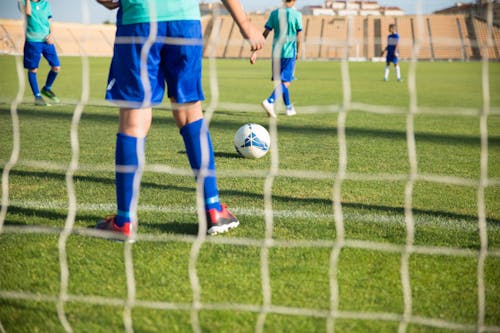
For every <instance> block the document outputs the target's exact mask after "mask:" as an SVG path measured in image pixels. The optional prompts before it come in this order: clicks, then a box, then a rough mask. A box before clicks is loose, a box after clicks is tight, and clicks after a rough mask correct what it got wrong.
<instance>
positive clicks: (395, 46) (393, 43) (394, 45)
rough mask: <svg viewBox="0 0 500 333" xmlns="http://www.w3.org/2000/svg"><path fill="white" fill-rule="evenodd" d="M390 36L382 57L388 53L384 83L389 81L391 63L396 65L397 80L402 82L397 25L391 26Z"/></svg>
mask: <svg viewBox="0 0 500 333" xmlns="http://www.w3.org/2000/svg"><path fill="white" fill-rule="evenodd" d="M389 33H390V34H389V36H387V46H386V47H385V49H383V50H382V53H381V55H380V56H381V57H383V56H384V54H385V53H386V52H387V56H386V58H385V72H384V81H388V80H389V69H390V67H391V62H392V63H393V64H394V69H395V70H396V79H397V80H398V82H401V70H400V68H399V63H398V57H399V34H398V33H397V32H396V25H395V24H389Z"/></svg>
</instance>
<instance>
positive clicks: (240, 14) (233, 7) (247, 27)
mask: <svg viewBox="0 0 500 333" xmlns="http://www.w3.org/2000/svg"><path fill="white" fill-rule="evenodd" d="M222 3H223V4H224V6H225V7H226V9H227V10H228V11H229V13H231V16H232V17H233V20H234V22H236V24H237V25H238V27H239V28H240V32H241V34H242V35H243V37H244V38H246V40H247V41H248V43H250V47H251V50H252V51H257V50H260V49H261V48H262V47H264V38H263V37H262V34H261V33H260V32H259V31H258V30H257V28H256V27H255V26H254V25H253V24H252V23H250V21H249V20H248V17H247V15H246V13H245V11H244V10H243V7H241V4H240V1H239V0H222Z"/></svg>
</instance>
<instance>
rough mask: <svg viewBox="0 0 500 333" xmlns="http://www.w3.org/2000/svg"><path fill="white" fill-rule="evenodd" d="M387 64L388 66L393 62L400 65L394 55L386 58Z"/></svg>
mask: <svg viewBox="0 0 500 333" xmlns="http://www.w3.org/2000/svg"><path fill="white" fill-rule="evenodd" d="M385 62H386V63H387V64H390V63H391V62H392V63H393V64H397V63H398V57H396V56H395V55H394V54H391V55H389V54H388V55H387V57H385Z"/></svg>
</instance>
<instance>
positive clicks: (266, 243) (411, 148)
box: [0, 1, 500, 333]
mask: <svg viewBox="0 0 500 333" xmlns="http://www.w3.org/2000/svg"><path fill="white" fill-rule="evenodd" d="M81 4H82V10H83V13H84V14H85V15H84V16H85V18H84V21H85V22H88V21H89V10H88V4H87V2H86V1H82V2H81ZM489 4H490V6H489V7H488V16H487V17H488V20H487V24H488V26H490V27H491V26H492V17H493V16H492V15H493V14H492V6H491V4H492V2H491V1H490V2H489ZM420 5H421V2H420V1H416V8H417V11H419V10H420V9H419V8H420ZM214 15H218V13H217V12H214ZM417 15H418V17H419V19H418V20H417V21H416V24H417V26H418V28H417V29H416V30H417V31H424V28H423V27H424V25H425V21H424V18H423V15H422V13H421V12H418V13H417ZM353 24H354V22H353V17H347V40H346V42H345V43H344V44H343V45H341V46H342V47H343V48H344V51H343V54H344V56H343V58H342V60H341V79H342V88H343V90H342V93H343V100H342V103H341V104H340V105H327V106H306V107H302V108H300V113H301V114H303V115H308V114H316V113H324V114H326V113H334V114H337V133H336V134H337V140H338V147H339V152H338V161H339V163H338V167H337V169H336V170H331V172H319V171H310V170H284V169H280V166H279V165H280V164H279V162H280V158H279V151H278V150H277V149H276V148H274V149H273V150H272V151H271V153H270V154H271V156H270V161H271V163H270V166H269V169H268V170H247V171H244V170H243V171H239V172H238V177H259V178H263V179H264V187H263V193H264V209H263V210H262V211H252V212H244V211H243V210H241V212H242V213H243V214H257V215H262V216H264V222H265V233H264V238H263V239H254V238H228V237H215V238H214V237H206V218H205V214H204V208H203V196H202V189H203V186H202V184H203V183H202V179H203V177H200V178H199V180H198V184H197V206H198V218H199V221H200V228H199V232H198V234H197V235H195V236H192V235H170V234H168V235H153V234H147V233H139V234H138V235H137V240H138V241H139V242H171V241H174V242H185V243H188V244H190V246H191V251H190V257H189V265H188V270H189V280H190V284H191V289H192V302H191V303H176V302H160V301H148V300H142V299H138V298H137V295H136V280H135V276H134V271H135V270H134V260H133V246H134V245H133V244H132V243H125V245H124V247H123V257H124V262H125V274H126V284H127V297H126V298H125V299H122V298H113V297H100V296H80V295H72V294H71V293H69V292H68V286H69V283H70V281H71V275H70V271H69V264H68V253H67V251H66V247H67V243H68V238H69V237H70V236H71V235H72V234H79V235H85V236H92V237H104V236H103V235H102V233H100V232H97V231H96V230H92V229H83V228H76V227H75V217H76V214H77V212H78V210H91V211H101V210H111V209H114V207H112V206H109V205H100V206H95V205H94V206H93V205H87V204H85V203H78V202H77V196H76V192H75V186H74V174H75V172H76V171H78V170H90V171H99V170H101V169H102V168H103V167H100V166H88V165H80V164H79V153H80V151H79V149H80V146H79V137H78V130H79V124H80V119H81V116H82V113H83V110H84V107H85V105H87V104H88V103H89V84H90V83H89V73H90V67H89V62H88V56H87V55H86V54H85V53H83V54H81V61H82V78H83V82H82V92H81V98H80V100H79V101H78V102H77V103H76V104H75V109H74V113H73V117H72V122H71V128H70V141H71V151H72V156H71V162H70V163H69V165H62V164H58V163H54V162H51V161H33V160H23V159H20V158H19V156H20V151H21V144H20V124H19V117H18V107H19V105H20V104H21V103H22V101H23V96H24V92H25V80H24V77H25V73H24V70H23V68H22V63H21V62H22V61H21V57H20V56H16V70H17V73H18V79H19V87H18V93H17V96H16V98H15V100H14V101H13V102H12V104H11V108H10V110H11V120H12V123H11V126H12V142H13V144H12V152H11V155H10V158H9V160H8V161H7V162H6V163H5V164H4V165H3V171H2V206H1V211H0V233H4V234H6V233H17V234H31V233H35V234H53V235H58V237H59V239H58V250H59V251H58V255H59V264H60V290H59V294H58V295H48V294H45V295H44V294H39V293H31V292H28V291H25V292H19V291H10V290H2V289H1V288H0V298H3V299H11V300H29V301H40V302H49V303H54V304H56V306H57V313H58V317H59V321H60V323H61V325H62V327H63V328H64V330H65V331H66V332H72V331H73V327H72V325H71V323H70V321H69V320H68V318H67V315H66V310H65V305H66V304H67V303H68V302H81V303H87V304H95V305H110V306H118V307H122V308H123V309H124V311H123V323H124V326H125V330H126V332H133V331H134V329H133V327H134V324H133V320H132V311H133V310H134V308H139V307H140V308H147V309H158V310H182V311H189V312H190V313H191V325H192V330H193V332H201V331H202V325H201V323H200V318H199V313H200V311H202V310H225V311H242V312H252V313H256V314H257V315H258V317H257V321H256V326H255V332H264V327H265V323H266V319H267V318H268V315H269V314H285V315H292V316H310V317H317V318H324V319H326V322H327V325H326V331H327V332H335V328H336V322H337V320H338V319H352V320H382V321H394V322H397V323H399V328H398V332H401V333H402V332H407V331H408V326H409V324H420V325H425V326H431V327H434V328H443V329H448V330H457V331H470V332H486V331H488V332H500V326H486V325H485V312H486V301H485V299H486V291H485V290H486V288H485V262H486V260H487V259H488V258H489V257H500V249H495V248H491V247H489V246H488V233H487V221H486V216H487V214H486V203H485V190H486V188H487V187H489V186H498V185H500V179H492V178H489V177H488V117H489V116H490V115H492V114H495V115H498V114H500V112H499V110H498V108H492V107H491V106H490V96H489V92H490V86H489V82H490V78H489V70H488V68H489V58H488V52H487V50H486V48H488V45H482V47H483V48H485V49H484V50H483V52H482V54H483V57H482V108H481V109H480V110H479V112H478V110H477V109H474V108H460V107H454V108H449V109H448V108H439V109H433V108H430V107H421V106H419V104H418V100H417V85H416V80H417V71H416V68H417V63H418V59H417V58H418V54H419V52H420V48H421V46H422V45H421V41H422V39H423V38H424V37H423V36H417V38H416V39H415V43H414V44H413V46H412V52H411V54H412V57H411V61H410V66H409V71H408V77H407V81H408V92H409V101H408V107H401V108H398V107H394V106H380V105H370V104H364V103H359V102H356V101H354V100H353V99H352V93H351V81H350V74H349V66H350V62H349V58H348V56H347V55H348V54H349V52H348V48H349V46H350V45H353V43H354V36H353V31H354V27H353ZM214 29H218V27H214ZM152 30H153V32H154V29H152ZM218 35H219V34H218V33H217V32H216V33H212V34H211V37H212V38H211V39H209V40H208V43H209V44H212V45H213V47H212V50H216V49H217V43H218V40H217V39H216V38H214V37H215V36H218ZM152 38H153V40H154V36H153V37H152ZM491 38H492V37H491V30H488V40H491ZM317 42H318V41H316V43H317ZM311 43H314V42H311ZM208 67H209V71H208V72H209V76H208V81H209V83H210V96H211V99H210V103H209V105H208V106H207V108H206V115H205V117H206V119H207V120H208V121H210V120H211V118H212V117H213V114H214V112H215V110H232V111H234V110H241V111H243V112H248V111H256V112H257V109H256V107H255V106H254V105H244V104H234V103H227V102H223V101H221V100H220V99H219V96H220V93H219V90H218V89H219V84H218V75H217V74H218V72H217V68H216V60H215V54H214V53H212V54H211V56H210V57H209V60H208ZM353 109H355V110H361V111H364V112H367V113H373V114H394V115H405V116H406V143H407V152H408V163H409V165H410V171H409V173H408V174H394V173H387V174H375V175H374V174H361V173H352V172H348V170H347V162H348V159H349V156H348V150H347V137H346V121H347V115H348V113H349V111H351V110H353ZM259 112H260V111H259ZM419 114H437V115H439V114H442V115H451V116H467V117H478V119H479V124H480V139H481V140H480V141H481V152H480V176H479V179H468V178H462V177H453V176H445V175H439V174H421V173H419V172H418V167H417V166H418V162H417V161H418V156H417V149H416V140H415V116H416V115H419ZM269 132H270V135H271V146H272V147H278V144H277V142H278V138H279V132H278V126H277V121H276V120H275V119H274V118H270V120H269ZM15 166H27V167H31V168H35V169H36V168H38V169H43V170H57V171H64V172H65V175H66V177H65V183H66V189H67V194H68V201H67V205H65V206H62V205H60V204H58V203H54V204H52V205H50V204H47V203H43V204H42V203H38V202H29V201H25V202H11V201H10V200H9V198H10V193H9V182H10V178H9V175H10V172H11V170H12V169H13V168H14V167H15ZM106 171H109V170H107V169H106ZM144 172H147V173H159V174H171V175H181V176H190V175H191V171H190V170H186V169H176V168H173V167H170V166H167V165H155V164H146V165H145V167H144ZM232 174H233V171H232V170H219V171H218V175H219V176H221V177H224V176H231V175H232ZM277 176H286V177H295V178H301V179H320V180H328V181H333V189H332V193H333V197H332V214H331V215H328V216H323V217H326V218H329V219H331V220H332V221H334V225H335V235H336V237H335V239H332V240H279V239H275V238H274V237H273V232H274V219H275V218H276V217H277V216H278V217H279V216H280V214H282V212H280V211H277V210H276V209H274V208H273V185H274V184H275V179H276V177H277ZM346 180H354V181H403V182H405V188H404V224H405V231H406V242H405V243H404V244H391V243H383V242H374V241H362V240H355V239H349V238H348V237H346V233H345V224H344V219H345V216H344V214H345V212H344V209H343V206H342V186H343V183H344V181H346ZM418 181H426V182H433V183H439V184H449V185H460V186H466V187H470V188H473V189H475V190H476V193H477V218H478V225H477V226H478V233H479V238H480V247H479V249H477V250H470V249H463V248H450V247H439V246H423V245H416V244H415V219H414V216H413V208H414V205H413V198H414V189H415V184H416V182H418ZM138 186H139V184H137V187H138ZM136 192H137V193H138V188H137V191H136ZM135 202H136V203H137V202H138V200H137V199H136V200H135ZM12 204H15V205H19V206H24V207H33V208H37V207H40V205H44V208H49V209H58V208H67V211H68V213H67V218H66V222H65V224H64V227H62V228H56V227H44V226H31V227H27V226H16V225H9V224H5V220H6V216H7V214H8V210H9V206H10V205H12ZM137 210H139V211H148V210H151V211H161V209H160V208H158V207H154V206H145V205H139V206H138V207H137ZM174 210H175V208H172V211H174ZM283 214H284V213H283ZM315 217H317V216H311V218H315ZM205 244H224V245H232V246H243V247H257V248H259V249H260V275H261V289H262V303H261V304H235V303H231V304H225V303H210V302H203V301H202V296H201V295H202V287H201V284H200V280H199V274H198V271H197V264H198V260H199V257H200V251H201V248H202V247H203V246H204V245H205ZM304 247H309V248H324V249H328V250H330V251H331V252H330V256H329V258H330V259H329V269H328V279H329V285H330V290H329V293H330V308H329V309H328V310H320V309H313V308H299V307H286V306H279V305H275V304H273V300H272V298H273V291H272V288H271V284H272V278H271V272H270V265H271V263H270V251H271V250H272V249H275V248H304ZM345 249H363V250H372V251H382V252H387V253H396V254H399V255H400V278H401V285H402V286H401V287H402V291H403V304H404V306H403V312H402V313H382V312H349V311H342V310H341V308H340V306H339V305H340V303H339V302H340V293H339V280H338V273H339V258H340V255H341V253H342V251H344V250H345ZM414 254H424V255H431V256H451V257H466V258H477V297H478V299H477V323H476V324H475V325H470V324H462V323H459V322H453V321H449V320H442V319H440V318H428V317H421V316H416V315H414V313H413V304H412V303H413V298H412V278H411V274H410V262H409V261H410V257H411V255H414ZM0 331H1V332H5V329H4V328H3V326H2V325H1V323H0Z"/></svg>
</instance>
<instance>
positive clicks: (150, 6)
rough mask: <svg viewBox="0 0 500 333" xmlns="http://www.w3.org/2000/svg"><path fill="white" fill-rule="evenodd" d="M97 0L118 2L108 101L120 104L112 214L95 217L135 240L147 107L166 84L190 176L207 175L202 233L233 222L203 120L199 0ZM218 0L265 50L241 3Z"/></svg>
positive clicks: (148, 117) (111, 5) (149, 114)
mask: <svg viewBox="0 0 500 333" xmlns="http://www.w3.org/2000/svg"><path fill="white" fill-rule="evenodd" d="M97 2H99V3H100V4H102V5H103V6H105V7H106V8H108V9H115V8H118V13H117V30H116V39H115V45H114V51H113V53H114V54H113V59H112V61H111V66H110V71H109V77H108V86H107V91H106V99H108V100H110V101H112V102H113V103H115V104H117V105H118V106H119V107H120V115H119V129H118V134H117V137H116V154H115V164H116V175H115V176H116V198H117V213H116V215H114V216H111V217H109V218H106V219H105V220H103V221H101V222H99V223H98V225H97V228H98V229H104V230H110V231H114V232H117V233H119V234H122V235H124V236H125V237H126V238H127V239H129V240H131V239H133V236H134V233H135V226H136V224H137V213H136V207H137V198H138V193H136V189H137V184H139V182H140V178H141V170H142V168H143V166H144V149H145V141H146V136H147V134H148V131H149V129H150V127H151V121H152V107H153V106H154V105H157V104H160V103H161V102H162V100H163V96H164V93H165V83H166V85H167V88H168V90H167V94H168V97H169V99H170V101H171V104H172V113H173V117H174V120H175V123H176V125H177V127H178V128H179V129H180V134H181V135H182V138H183V140H184V145H185V148H186V154H187V157H188V160H189V163H190V165H191V168H192V169H193V172H194V174H195V177H197V178H198V175H200V173H201V175H202V177H203V180H204V182H203V197H204V203H205V211H206V217H207V224H208V225H207V229H208V230H207V232H208V234H218V233H223V232H226V231H228V230H229V229H232V228H235V227H237V226H238V225H239V221H238V219H237V218H236V216H234V215H233V214H232V213H231V212H230V211H229V210H228V209H227V207H226V206H225V205H223V204H221V203H220V201H219V191H218V188H217V179H216V175H215V159H214V150H213V148H212V143H211V137H210V132H209V129H208V127H207V125H206V123H205V121H204V119H203V113H202V106H201V101H202V100H203V99H204V95H203V90H202V85H201V83H202V81H201V73H202V68H201V66H202V53H203V36H202V31H201V21H200V10H199V2H198V1H197V0H168V1H165V0H120V1H116V0H97ZM223 2H224V5H225V6H226V8H227V9H228V10H229V12H230V13H231V14H232V16H233V18H234V20H235V22H236V24H237V25H238V26H239V28H240V31H241V33H242V35H243V36H244V37H245V38H247V39H248V41H249V43H250V45H251V49H252V50H258V49H260V48H262V46H263V44H264V38H263V37H262V35H261V34H260V33H259V32H258V30H257V29H256V28H255V27H254V26H253V25H252V24H251V23H250V22H249V21H248V18H247V16H246V14H245V12H244V11H243V8H242V7H241V4H240V3H239V1H238V0H225V1H223ZM153 15H154V16H153ZM150 22H155V24H152V23H150ZM150 34H151V35H150ZM182 42H186V43H185V44H182Z"/></svg>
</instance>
